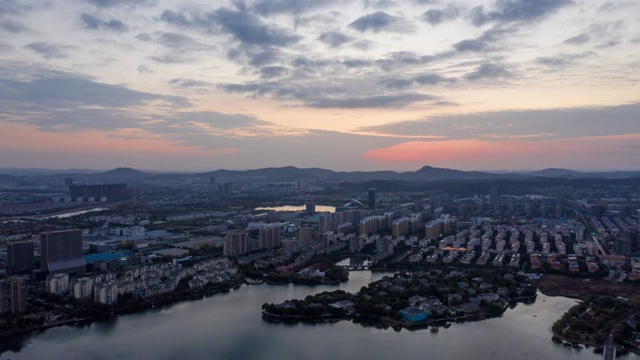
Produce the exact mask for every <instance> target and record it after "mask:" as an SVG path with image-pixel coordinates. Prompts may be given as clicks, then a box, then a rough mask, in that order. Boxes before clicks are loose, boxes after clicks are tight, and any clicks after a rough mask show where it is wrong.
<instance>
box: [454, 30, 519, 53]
mask: <svg viewBox="0 0 640 360" xmlns="http://www.w3.org/2000/svg"><path fill="white" fill-rule="evenodd" d="M515 31H516V30H515V29H512V28H502V27H494V28H492V29H489V30H487V31H485V32H484V33H482V35H480V36H479V37H477V38H475V39H467V40H462V41H459V42H457V43H455V44H453V48H454V49H455V50H456V51H458V52H490V51H495V50H497V47H496V46H495V45H494V44H495V43H496V42H497V41H498V40H500V39H502V38H503V37H504V36H505V35H507V34H510V33H513V32H515Z"/></svg>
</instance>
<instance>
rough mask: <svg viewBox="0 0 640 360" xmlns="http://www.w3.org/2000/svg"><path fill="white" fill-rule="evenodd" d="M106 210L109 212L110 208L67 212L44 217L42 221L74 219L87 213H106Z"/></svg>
mask: <svg viewBox="0 0 640 360" xmlns="http://www.w3.org/2000/svg"><path fill="white" fill-rule="evenodd" d="M105 210H109V208H101V207H97V208H93V209H87V210H78V211H70V212H66V213H62V214H57V215H51V216H47V217H43V218H42V219H65V218H70V217H73V216H78V215H82V214H87V213H90V212H98V211H105Z"/></svg>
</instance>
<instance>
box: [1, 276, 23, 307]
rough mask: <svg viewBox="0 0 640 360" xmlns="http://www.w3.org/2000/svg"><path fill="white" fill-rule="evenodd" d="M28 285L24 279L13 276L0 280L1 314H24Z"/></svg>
mask: <svg viewBox="0 0 640 360" xmlns="http://www.w3.org/2000/svg"><path fill="white" fill-rule="evenodd" d="M26 299H27V285H26V282H25V281H24V279H23V278H21V277H17V276H12V277H9V278H7V279H2V280H0V314H2V313H14V314H18V313H22V312H24V309H25V305H26Z"/></svg>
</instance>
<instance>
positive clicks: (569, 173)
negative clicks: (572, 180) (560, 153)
mask: <svg viewBox="0 0 640 360" xmlns="http://www.w3.org/2000/svg"><path fill="white" fill-rule="evenodd" d="M527 175H530V176H542V177H580V176H581V175H582V173H580V172H578V171H573V170H567V169H556V168H549V169H543V170H538V171H531V172H528V173H527Z"/></svg>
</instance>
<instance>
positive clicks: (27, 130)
mask: <svg viewBox="0 0 640 360" xmlns="http://www.w3.org/2000/svg"><path fill="white" fill-rule="evenodd" d="M3 127H4V129H3V131H2V132H0V149H2V150H5V151H11V150H14V149H15V150H22V149H25V147H26V148H28V149H30V150H36V151H47V150H72V151H81V152H83V153H91V152H110V153H123V154H127V153H133V152H136V153H149V154H163V153H164V154H172V155H182V156H185V155H191V156H202V155H224V154H235V153H238V152H239V151H240V150H239V149H235V148H224V149H211V150H207V149H202V148H199V147H195V146H187V145H181V144H179V143H177V142H175V141H171V140H168V139H164V138H162V136H159V135H153V134H148V133H145V132H143V131H140V130H137V129H122V130H120V131H117V132H105V131H100V130H90V131H78V132H75V133H73V134H69V133H57V132H44V131H39V130H38V129H36V128H33V127H31V126H28V125H22V124H5V125H3Z"/></svg>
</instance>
